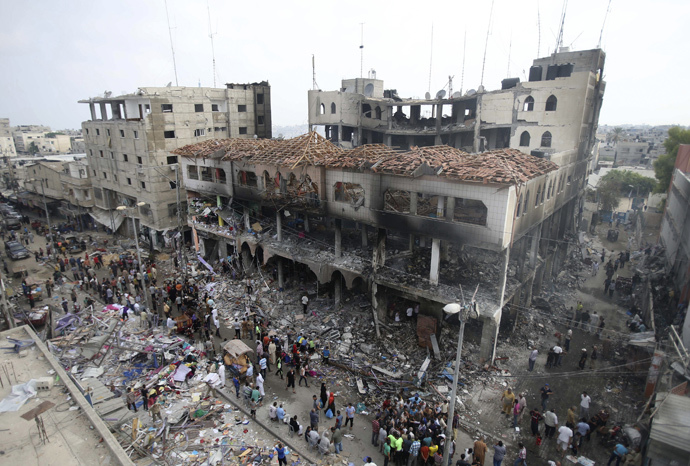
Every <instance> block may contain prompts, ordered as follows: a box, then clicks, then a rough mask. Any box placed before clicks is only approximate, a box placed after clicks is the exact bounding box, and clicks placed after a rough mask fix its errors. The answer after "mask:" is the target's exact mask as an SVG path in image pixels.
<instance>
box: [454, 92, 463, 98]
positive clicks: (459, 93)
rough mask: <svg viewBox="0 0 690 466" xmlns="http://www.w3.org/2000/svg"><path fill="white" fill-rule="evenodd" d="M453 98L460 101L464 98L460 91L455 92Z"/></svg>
mask: <svg viewBox="0 0 690 466" xmlns="http://www.w3.org/2000/svg"><path fill="white" fill-rule="evenodd" d="M452 97H453V98H454V99H459V98H460V97H462V92H460V91H455V92H453V96H452Z"/></svg>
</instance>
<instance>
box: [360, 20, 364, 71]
mask: <svg viewBox="0 0 690 466" xmlns="http://www.w3.org/2000/svg"><path fill="white" fill-rule="evenodd" d="M359 27H360V42H359V77H360V79H361V78H363V77H364V23H359Z"/></svg>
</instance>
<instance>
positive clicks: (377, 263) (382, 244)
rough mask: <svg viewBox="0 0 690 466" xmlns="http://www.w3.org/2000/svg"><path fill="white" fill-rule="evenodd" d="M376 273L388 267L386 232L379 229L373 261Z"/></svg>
mask: <svg viewBox="0 0 690 466" xmlns="http://www.w3.org/2000/svg"><path fill="white" fill-rule="evenodd" d="M371 265H372V266H373V268H374V271H376V270H378V269H379V267H383V266H384V265H386V230H385V229H383V228H379V229H378V230H377V232H376V247H375V248H374V256H373V258H372V261H371Z"/></svg>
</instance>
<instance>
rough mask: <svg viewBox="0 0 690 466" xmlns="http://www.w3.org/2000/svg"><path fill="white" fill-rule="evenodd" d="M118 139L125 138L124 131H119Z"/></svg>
mask: <svg viewBox="0 0 690 466" xmlns="http://www.w3.org/2000/svg"><path fill="white" fill-rule="evenodd" d="M120 137H121V138H123V137H125V130H124V129H121V130H120Z"/></svg>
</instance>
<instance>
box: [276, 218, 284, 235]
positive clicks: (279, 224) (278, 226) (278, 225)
mask: <svg viewBox="0 0 690 466" xmlns="http://www.w3.org/2000/svg"><path fill="white" fill-rule="evenodd" d="M276 230H277V231H278V242H281V241H283V214H282V213H281V212H280V211H277V212H276Z"/></svg>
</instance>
